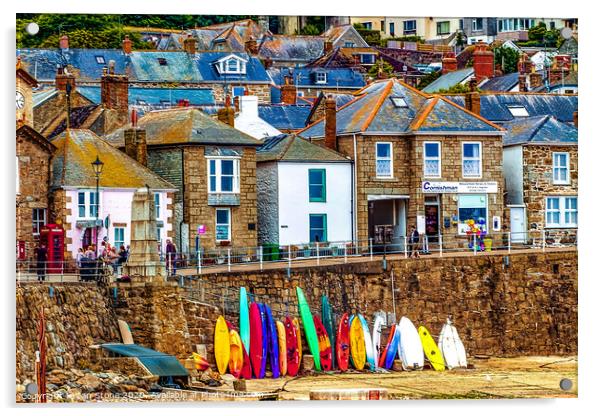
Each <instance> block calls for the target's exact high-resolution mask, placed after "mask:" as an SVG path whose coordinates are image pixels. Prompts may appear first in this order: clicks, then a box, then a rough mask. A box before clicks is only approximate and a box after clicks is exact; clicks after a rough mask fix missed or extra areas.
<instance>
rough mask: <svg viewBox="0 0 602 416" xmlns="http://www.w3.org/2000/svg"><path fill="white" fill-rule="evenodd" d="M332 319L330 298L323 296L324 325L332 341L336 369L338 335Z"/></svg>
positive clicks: (333, 360) (333, 361)
mask: <svg viewBox="0 0 602 416" xmlns="http://www.w3.org/2000/svg"><path fill="white" fill-rule="evenodd" d="M333 321H334V320H333V318H332V309H331V308H330V302H328V296H326V295H322V323H323V324H324V328H325V329H326V333H327V334H328V338H329V339H330V347H331V349H332V368H333V369H335V368H336V356H337V355H336V351H335V349H336V343H337V339H336V334H335V332H334V331H335V330H334V322H333Z"/></svg>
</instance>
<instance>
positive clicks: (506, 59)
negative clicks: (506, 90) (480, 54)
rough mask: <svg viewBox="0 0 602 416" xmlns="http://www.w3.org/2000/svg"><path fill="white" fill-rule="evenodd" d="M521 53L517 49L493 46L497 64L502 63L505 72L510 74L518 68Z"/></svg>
mask: <svg viewBox="0 0 602 416" xmlns="http://www.w3.org/2000/svg"><path fill="white" fill-rule="evenodd" d="M519 55H520V54H519V53H518V51H517V50H515V49H512V48H508V47H506V46H500V47H497V48H493V59H494V61H495V64H496V65H498V64H499V65H501V67H502V72H503V73H504V74H510V73H512V72H516V71H517V70H518V58H519Z"/></svg>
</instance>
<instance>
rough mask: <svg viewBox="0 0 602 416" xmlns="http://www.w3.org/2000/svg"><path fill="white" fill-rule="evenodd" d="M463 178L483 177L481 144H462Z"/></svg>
mask: <svg viewBox="0 0 602 416" xmlns="http://www.w3.org/2000/svg"><path fill="white" fill-rule="evenodd" d="M462 177H464V178H480V177H481V143H480V142H463V143H462Z"/></svg>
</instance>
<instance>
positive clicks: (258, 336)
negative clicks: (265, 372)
mask: <svg viewBox="0 0 602 416" xmlns="http://www.w3.org/2000/svg"><path fill="white" fill-rule="evenodd" d="M249 324H250V325H249V328H250V332H251V346H250V350H249V360H250V362H251V367H252V369H253V374H254V375H255V377H257V378H260V375H261V361H262V357H263V352H262V348H263V328H262V323H261V311H260V309H259V305H258V304H257V303H255V302H253V303H251V307H250V308H249Z"/></svg>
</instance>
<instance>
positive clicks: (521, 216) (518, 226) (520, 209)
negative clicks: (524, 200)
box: [509, 205, 527, 243]
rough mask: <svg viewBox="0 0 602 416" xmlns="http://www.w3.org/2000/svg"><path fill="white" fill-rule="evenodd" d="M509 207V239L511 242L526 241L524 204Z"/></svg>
mask: <svg viewBox="0 0 602 416" xmlns="http://www.w3.org/2000/svg"><path fill="white" fill-rule="evenodd" d="M509 208H510V241H511V242H513V243H525V242H526V241H527V238H526V237H527V234H526V231H527V229H526V226H525V225H526V224H525V206H524V205H514V206H509Z"/></svg>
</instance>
